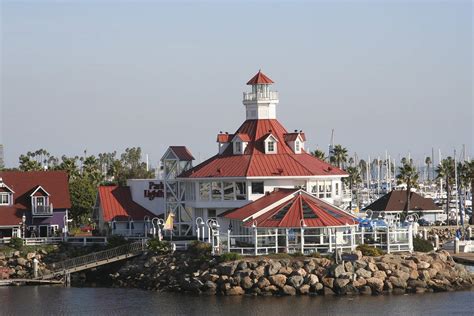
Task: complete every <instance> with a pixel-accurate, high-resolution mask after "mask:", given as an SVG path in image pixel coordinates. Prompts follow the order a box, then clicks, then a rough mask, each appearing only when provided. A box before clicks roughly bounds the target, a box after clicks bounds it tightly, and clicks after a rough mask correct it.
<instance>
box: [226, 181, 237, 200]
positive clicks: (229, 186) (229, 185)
mask: <svg viewBox="0 0 474 316" xmlns="http://www.w3.org/2000/svg"><path fill="white" fill-rule="evenodd" d="M224 200H227V201H228V200H235V196H234V182H224Z"/></svg>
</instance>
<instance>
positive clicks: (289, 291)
mask: <svg viewBox="0 0 474 316" xmlns="http://www.w3.org/2000/svg"><path fill="white" fill-rule="evenodd" d="M282 290H283V294H285V295H296V289H295V288H294V287H292V286H290V285H285V286H284V287H283V289H282Z"/></svg>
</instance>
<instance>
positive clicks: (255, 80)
mask: <svg viewBox="0 0 474 316" xmlns="http://www.w3.org/2000/svg"><path fill="white" fill-rule="evenodd" d="M272 83H273V80H272V79H270V78H268V77H267V76H265V75H264V74H263V72H262V71H261V70H259V71H258V72H257V74H256V75H255V76H253V77H252V79H250V80H249V81H248V82H247V84H248V85H254V84H272Z"/></svg>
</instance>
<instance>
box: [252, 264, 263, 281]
mask: <svg viewBox="0 0 474 316" xmlns="http://www.w3.org/2000/svg"><path fill="white" fill-rule="evenodd" d="M264 275H265V267H263V266H257V267H256V268H254V269H253V270H252V277H253V278H255V279H258V278H259V277H261V276H264Z"/></svg>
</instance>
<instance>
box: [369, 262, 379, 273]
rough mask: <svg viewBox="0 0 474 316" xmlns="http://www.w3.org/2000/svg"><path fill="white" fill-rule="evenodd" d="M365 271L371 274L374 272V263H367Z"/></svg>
mask: <svg viewBox="0 0 474 316" xmlns="http://www.w3.org/2000/svg"><path fill="white" fill-rule="evenodd" d="M367 270H369V271H371V272H375V271H377V270H378V269H377V266H376V265H375V263H372V262H369V263H368V264H367Z"/></svg>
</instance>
